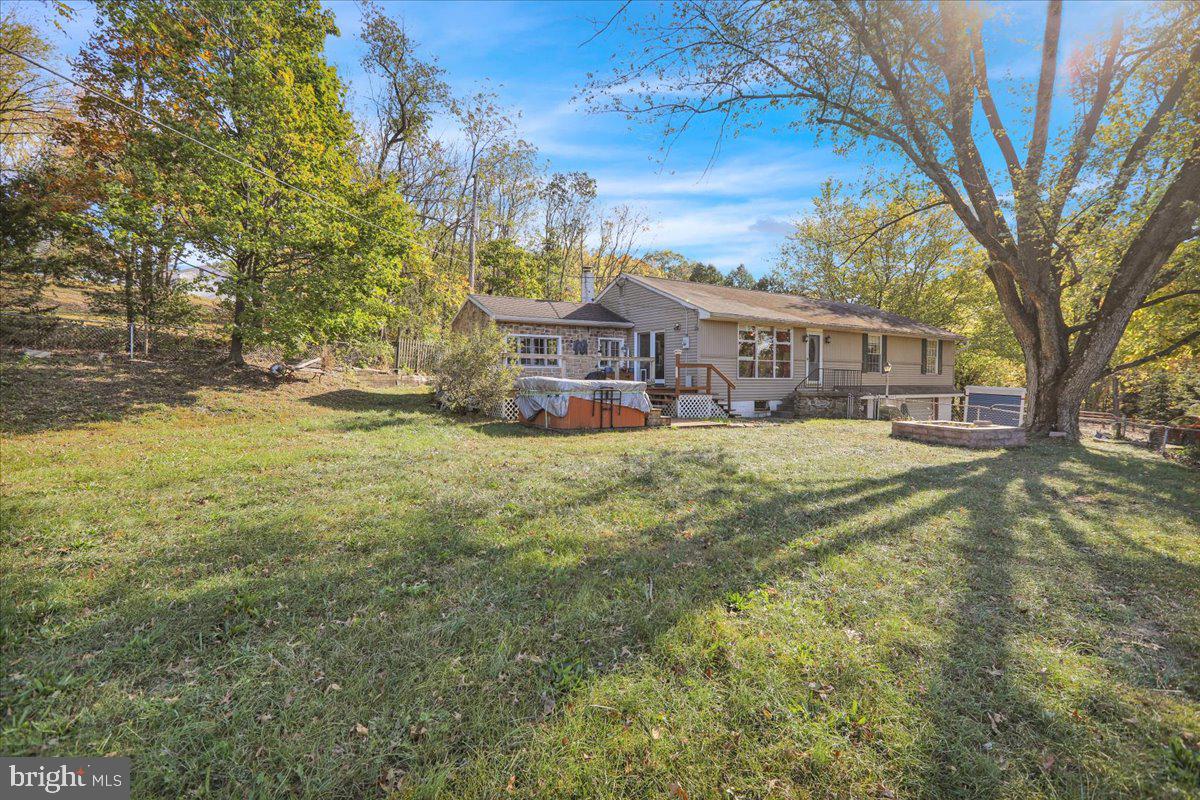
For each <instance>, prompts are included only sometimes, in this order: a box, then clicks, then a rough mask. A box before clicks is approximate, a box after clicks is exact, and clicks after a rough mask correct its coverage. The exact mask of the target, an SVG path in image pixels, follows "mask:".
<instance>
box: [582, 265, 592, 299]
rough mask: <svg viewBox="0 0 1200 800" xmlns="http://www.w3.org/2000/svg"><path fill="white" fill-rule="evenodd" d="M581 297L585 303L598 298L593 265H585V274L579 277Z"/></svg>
mask: <svg viewBox="0 0 1200 800" xmlns="http://www.w3.org/2000/svg"><path fill="white" fill-rule="evenodd" d="M579 284H580V285H579V297H580V299H582V300H583V302H585V303H591V302H593V301H594V300H595V299H596V274H595V273H594V272H592V268H591V267H584V268H583V274H582V275H581V276H580V278H579Z"/></svg>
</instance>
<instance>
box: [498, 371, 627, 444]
mask: <svg viewBox="0 0 1200 800" xmlns="http://www.w3.org/2000/svg"><path fill="white" fill-rule="evenodd" d="M517 411H518V413H519V415H520V420H521V422H522V424H525V425H529V426H531V427H536V428H545V429H547V430H559V431H565V430H600V429H608V428H612V429H618V428H644V427H645V426H646V417H647V415H648V414H649V413H650V398H649V397H648V396H647V395H646V384H645V383H643V382H642V381H617V380H594V381H586V380H570V379H567V378H543V377H528V378H518V379H517Z"/></svg>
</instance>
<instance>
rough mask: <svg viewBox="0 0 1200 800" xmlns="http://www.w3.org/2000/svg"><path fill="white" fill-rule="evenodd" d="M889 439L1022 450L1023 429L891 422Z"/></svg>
mask: <svg viewBox="0 0 1200 800" xmlns="http://www.w3.org/2000/svg"><path fill="white" fill-rule="evenodd" d="M892 436H895V437H896V438H898V439H912V440H913V441H915V442H925V443H926V444H950V445H956V446H958V447H974V448H985V447H1024V446H1025V445H1026V444H1028V442H1027V441H1026V439H1025V429H1024V428H1017V427H1014V426H1012V425H994V424H992V423H990V422H915V421H913V420H894V421H893V422H892Z"/></svg>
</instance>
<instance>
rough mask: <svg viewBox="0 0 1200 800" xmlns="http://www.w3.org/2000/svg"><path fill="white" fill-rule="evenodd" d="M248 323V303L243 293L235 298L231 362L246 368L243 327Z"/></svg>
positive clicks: (230, 350)
mask: <svg viewBox="0 0 1200 800" xmlns="http://www.w3.org/2000/svg"><path fill="white" fill-rule="evenodd" d="M245 322H246V301H245V299H243V297H242V295H241V293H238V295H237V296H236V297H234V298H233V332H232V333H230V335H229V361H230V362H231V363H232V364H233V365H234V366H238V367H241V366H245V364H246V359H245V357H244V355H243V353H242V347H243V344H244V340H243V338H242V326H243V325H244V324H245Z"/></svg>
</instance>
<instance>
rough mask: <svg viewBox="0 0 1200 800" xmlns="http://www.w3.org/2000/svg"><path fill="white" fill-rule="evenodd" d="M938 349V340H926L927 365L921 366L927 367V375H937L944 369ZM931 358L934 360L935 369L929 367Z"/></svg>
mask: <svg viewBox="0 0 1200 800" xmlns="http://www.w3.org/2000/svg"><path fill="white" fill-rule="evenodd" d="M938 349H939V348H938V340H937V339H926V340H925V363H924V364H922V365H921V366H923V367H925V374H926V375H937V374H938V372H939V371H940V370H941V368H942V360H941V358H940V355H941V354H940V353H939V352H938ZM931 350H932V351H933V354H932V355H930V351H931ZM930 358H932V359H933V367H932V368H931V367H930V366H929V359H930Z"/></svg>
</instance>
